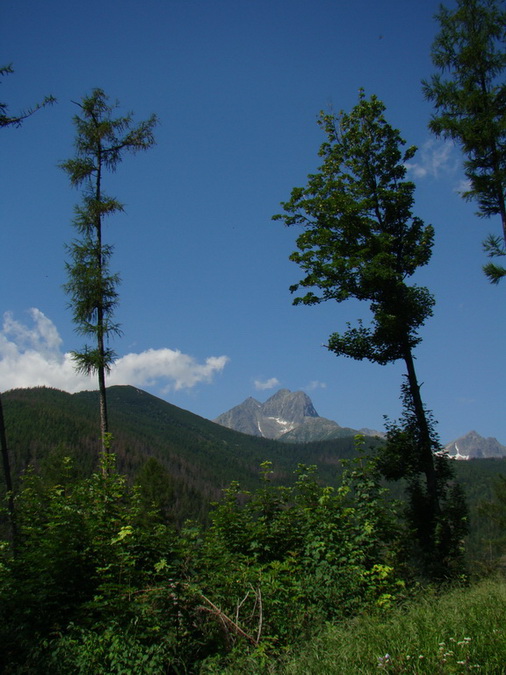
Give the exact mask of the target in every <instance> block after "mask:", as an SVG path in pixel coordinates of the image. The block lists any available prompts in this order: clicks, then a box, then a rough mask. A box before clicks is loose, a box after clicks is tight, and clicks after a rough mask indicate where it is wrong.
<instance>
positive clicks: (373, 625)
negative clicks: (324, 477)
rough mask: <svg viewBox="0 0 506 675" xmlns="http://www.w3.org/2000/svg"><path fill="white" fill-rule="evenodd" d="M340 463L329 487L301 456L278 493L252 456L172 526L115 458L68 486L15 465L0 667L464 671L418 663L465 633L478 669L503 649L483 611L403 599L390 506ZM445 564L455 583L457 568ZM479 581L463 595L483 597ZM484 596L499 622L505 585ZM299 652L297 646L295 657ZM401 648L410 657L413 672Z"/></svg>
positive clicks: (406, 577)
mask: <svg viewBox="0 0 506 675" xmlns="http://www.w3.org/2000/svg"><path fill="white" fill-rule="evenodd" d="M345 464H346V465H345V468H344V472H343V474H342V479H341V481H340V483H339V485H338V486H337V487H335V488H334V487H329V486H325V485H322V484H321V483H320V482H319V480H318V479H317V476H316V473H315V469H314V468H312V467H306V466H303V465H301V466H299V469H298V471H297V475H296V479H295V482H294V483H293V485H292V486H291V487H280V486H277V485H274V484H272V483H271V480H270V478H271V467H270V464H269V463H268V462H266V463H264V464H263V465H262V467H261V477H262V481H261V487H260V488H259V489H258V490H255V491H254V492H252V493H248V492H244V491H242V490H241V487H240V486H239V485H238V484H237V483H232V484H231V485H230V487H229V488H228V489H227V490H225V492H224V496H223V499H222V500H221V501H220V502H219V503H218V504H217V505H215V508H214V511H213V516H212V523H211V526H210V527H207V528H204V527H203V526H201V525H199V524H198V523H196V522H187V523H186V524H185V526H184V527H183V528H182V529H176V528H175V527H174V526H173V525H169V524H167V522H166V520H164V518H163V517H162V515H161V513H160V511H159V510H157V509H156V508H154V507H153V505H152V501H151V496H150V495H149V494H148V493H146V491H143V490H142V489H140V488H139V487H131V486H130V485H129V483H128V481H127V479H126V477H125V476H123V475H121V474H119V473H117V471H116V469H115V457H114V455H105V456H104V457H103V458H102V463H101V466H100V467H99V469H98V470H97V472H96V473H94V474H93V475H92V476H91V477H89V478H76V476H75V474H74V472H73V470H72V466H71V464H70V462H69V461H68V460H64V462H63V466H62V469H61V472H60V476H59V480H57V481H53V482H52V483H48V482H47V481H46V480H43V479H42V478H41V477H40V476H38V475H37V474H35V473H31V472H27V473H26V475H25V477H24V480H23V485H22V489H21V490H20V491H19V493H18V495H17V497H16V514H17V536H16V539H15V546H14V547H13V546H12V545H11V544H9V543H7V542H5V543H4V544H3V545H2V549H1V557H0V643H1V644H2V645H3V649H2V652H1V656H0V659H1V662H0V670H1V672H4V673H6V674H9V673H26V674H34V675H36V674H38V673H48V672H51V673H55V675H57V674H59V673H61V674H62V675H65V674H70V673H72V674H77V673H82V674H88V673H89V674H90V675H91V674H92V673H93V674H94V675H95V674H97V675H98V674H100V673H103V674H104V675H105V674H107V675H109V674H115V673H117V674H120V673H135V674H141V675H142V674H144V673H145V674H158V673H160V674H161V673H175V674H179V673H195V674H197V673H199V674H204V673H209V674H210V673H225V672H229V673H233V672H237V673H239V672H248V673H269V672H285V671H286V672H287V673H296V672H300V673H313V672H314V673H317V672H321V673H331V672H336V673H340V672H343V673H344V672H346V673H354V672H357V673H360V672H372V670H374V671H375V672H376V671H377V669H378V667H379V666H381V667H382V668H383V669H385V670H387V671H389V672H399V673H400V672H466V671H461V670H459V669H458V668H460V665H459V664H457V662H455V664H454V665H455V668H456V669H455V670H448V669H447V670H432V671H430V670H420V668H422V667H425V665H424V664H426V663H427V664H428V663H432V661H431V660H430V659H432V658H436V659H437V658H440V656H441V655H440V647H442V644H440V643H443V642H444V643H445V649H446V644H447V643H448V645H449V644H450V642H451V640H453V639H454V640H457V645H458V643H459V642H462V641H463V640H464V638H467V637H470V638H471V640H472V641H473V642H470V643H468V641H465V640H464V643H463V644H462V645H458V647H459V649H461V647H462V649H461V651H462V652H463V653H464V652H465V650H467V652H466V653H467V654H468V655H469V658H471V656H470V655H471V654H472V659H471V660H472V661H473V663H474V661H476V663H477V664H479V665H480V666H482V668H483V664H484V663H486V658H485V656H483V654H484V652H483V650H482V651H479V652H477V653H476V654H475V653H474V651H472V650H474V649H475V645H482V646H483V649H486V647H487V645H489V646H490V649H491V650H492V649H495V648H496V646H497V644H499V643H500V642H501V640H502V643H501V644H503V646H504V632H502V633H496V632H494V631H497V630H499V628H498V625H497V622H496V623H494V621H495V619H494V618H493V617H492V613H491V616H490V624H488V623H487V624H486V623H485V622H484V623H483V630H481V628H480V624H479V622H473V623H469V624H465V622H464V623H463V622H460V623H455V622H454V623H452V617H459V616H462V617H464V616H465V615H466V613H468V614H469V612H471V609H469V608H470V607H471V604H469V608H468V605H467V603H468V601H469V603H471V599H472V598H473V597H475V596H472V592H471V591H467V590H462V591H460V592H461V595H460V596H458V595H455V596H452V597H455V598H458V597H460V598H461V601H460V602H461V604H460V607H458V606H457V605H458V601H457V600H455V604H454V605H452V604H451V602H450V599H448V601H447V604H446V605H444V596H443V598H441V599H438V600H437V602H438V603H439V605H438V606H439V610H435V611H436V613H437V618H438V621H437V622H436V621H435V620H434V621H433V620H432V619H430V611H431V607H432V603H433V602H436V600H435V596H432V595H431V596H430V598H427V599H425V600H424V601H423V602H420V600H419V599H420V597H422V596H421V595H420V594H421V590H420V589H421V588H422V586H421V585H420V576H419V574H418V572H417V570H416V568H415V567H414V566H413V557H412V549H411V548H410V541H411V533H410V531H409V529H408V527H407V525H406V520H405V519H403V517H402V506H401V504H399V503H397V502H395V501H392V499H391V497H390V496H389V495H388V494H387V491H386V490H385V489H384V488H383V487H382V481H381V476H380V473H379V470H378V466H377V463H376V461H375V460H374V459H370V458H366V457H364V456H360V457H359V458H358V459H357V460H354V461H352V460H350V461H348V462H346V463H345ZM448 570H449V571H452V573H453V577H454V580H455V579H460V580H462V578H463V570H464V568H463V563H462V561H460V562H459V561H458V560H454V561H452V565H448ZM497 583H499V582H497ZM481 588H482V591H479V590H478V589H477V590H476V597H478V595H479V593H480V592H481V593H482V595H483V597H485V594H486V586H483V587H481ZM497 588H498V591H497V593H496V597H497V600H496V601H495V604H494V603H490V602H489V605H491V607H492V605H493V607H494V610H497V616H496V619H497V621H498V619H499V617H502V618H501V620H502V621H503V622H504V618H506V617H505V616H504V611H505V610H504V606H505V602H506V601H505V594H506V591H505V590H504V586H500V585H498V586H497ZM426 592H427V593H428V592H429V591H426ZM455 593H458V592H457V591H455ZM414 594H416V597H417V602H416V604H415V605H414V610H410V609H409V607H410V605H409V602H410V599H411V598H412V597H413V595H414ZM448 598H450V596H448ZM473 602H474V600H473ZM484 604H486V603H484ZM473 606H474V605H473ZM452 607H453V609H452ZM472 611H473V612H474V613H475V614H476V616H478V617H479V616H480V615H481V614H484V610H482V609H480V610H479V611H478V610H476V611H475V610H474V609H473V610H472ZM501 612H502V613H501ZM424 617H427V618H426V619H424ZM445 620H447V622H446V624H445V623H444V621H445ZM424 622H425V624H424ZM422 624H424V625H426V626H433V628H431V630H430V631H429V630H428V629H427V630H425V629H424V631H423V630H421V629H420V630H419V628H418V627H419V626H421V625H422ZM434 626H436V628H434ZM437 626H439V628H437ZM445 626H446V627H445ZM322 627H326V628H325V630H324V631H323V633H322V632H321V631H322ZM466 628H468V629H467V630H466ZM485 631H489V633H490V636H489V638H490V639H489V641H488V642H485V641H484V634H485ZM424 632H425V634H426V635H425V636H424V635H423V634H424ZM315 636H316V637H315ZM351 636H353V639H351ZM373 636H374V639H373ZM434 640H436V642H434ZM480 640H481V642H480ZM494 641H495V642H494ZM452 644H453V643H452ZM470 644H471V646H470ZM300 645H305V650H309V651H307V654H308V655H306V656H302V657H297V656H296V651H297V647H300ZM434 649H435V651H434ZM448 649H449V647H448ZM480 649H481V647H480ZM454 653H455V654H456V655H458V650H457V648H455V650H454ZM499 653H502V652H500V651H498V654H499ZM309 654H312V656H309ZM386 654H389V655H390V656H389V657H388V658H387V657H386ZM459 654H460V652H459ZM408 655H409V656H410V658H411V657H412V658H413V659H414V656H415V655H416V658H419V656H420V655H423V657H424V659H425V660H424V659H419V661H418V662H417V666H416V668H418V670H416V669H414V670H413V667H414V666H413V665H412V664H413V662H414V661H411V660H407V656H408ZM379 658H382V659H383V661H378V659H379ZM455 658H457V656H456V657H455ZM462 658H464V661H465V659H466V658H468V657H467V656H465V655H464V656H463V657H462ZM459 660H461V659H460V657H459ZM408 661H409V662H408ZM422 661H423V663H422ZM491 663H492V662H491ZM494 663H495V662H494ZM309 664H312V665H309ZM320 664H321V668H320ZM339 664H344V665H343V669H341V670H339V669H337V670H332V669H330V668H331V667H332V668H334V667H335V668H340V667H341V666H340V665H339ZM438 664H439V665H438V667H440V666H441V663H440V662H438ZM427 667H428V666H427ZM441 667H442V666H441ZM445 667H446V666H445ZM448 667H449V666H448ZM311 668H315V669H313V670H311ZM318 668H320V669H319V670H318ZM368 668H369V670H368ZM403 668H404V670H403ZM409 668H411V670H409ZM361 669H362V670H361ZM371 669H372V670H371ZM482 672H501V671H494V670H489V671H486V670H485V671H484V670H482Z"/></svg>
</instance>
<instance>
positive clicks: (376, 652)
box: [278, 579, 506, 675]
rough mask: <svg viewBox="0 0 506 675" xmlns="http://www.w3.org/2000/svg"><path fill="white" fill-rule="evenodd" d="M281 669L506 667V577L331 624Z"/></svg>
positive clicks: (290, 673) (292, 673) (294, 673)
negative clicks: (384, 614) (382, 613)
mask: <svg viewBox="0 0 506 675" xmlns="http://www.w3.org/2000/svg"><path fill="white" fill-rule="evenodd" d="M278 672H281V673H283V675H317V674H318V675H334V674H336V675H337V674H341V673H342V674H343V675H355V674H357V675H359V674H360V673H430V674H431V675H435V674H438V673H469V672H475V673H490V674H493V675H501V674H502V673H506V582H505V581H504V580H497V579H496V580H488V581H483V582H481V583H479V584H477V585H475V586H473V587H472V588H463V589H456V590H453V591H451V592H449V593H447V594H444V595H442V596H441V597H436V596H435V595H431V594H428V593H427V594H425V595H424V596H423V597H420V598H419V599H418V600H417V601H416V602H412V603H410V604H409V606H407V607H406V608H404V609H403V610H402V611H400V610H396V611H395V612H393V613H391V614H390V615H389V616H388V617H379V616H363V617H360V618H357V619H355V620H354V621H351V622H349V623H347V624H344V625H341V626H329V627H328V628H327V629H326V630H325V631H324V632H323V633H322V634H321V635H320V636H319V637H318V638H317V639H315V640H313V641H312V642H310V643H309V644H307V645H305V646H304V647H303V648H302V646H301V649H300V652H299V653H298V654H297V655H296V656H294V657H293V658H292V660H290V661H289V662H288V663H287V664H285V666H284V667H283V668H281V669H280V670H279V671H278Z"/></svg>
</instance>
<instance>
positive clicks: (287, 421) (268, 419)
mask: <svg viewBox="0 0 506 675" xmlns="http://www.w3.org/2000/svg"><path fill="white" fill-rule="evenodd" d="M253 402H254V403H255V405H253ZM214 422H216V423H217V424H221V425H222V426H225V427H229V428H230V429H234V430H235V431H241V432H243V433H245V434H250V435H253V436H263V437H264V438H281V437H282V436H286V437H287V438H288V437H289V438H290V440H297V438H298V436H299V429H304V430H305V431H304V432H302V436H301V438H303V439H304V440H318V439H322V438H329V437H331V436H332V435H335V434H336V433H337V432H338V431H339V430H341V427H340V426H339V425H338V424H337V422H333V421H332V420H327V419H325V418H324V417H320V416H319V415H318V413H317V412H316V410H315V408H314V406H313V402H312V401H311V399H310V398H309V396H308V395H307V394H305V393H304V392H303V391H295V392H292V391H290V389H280V390H279V391H277V392H276V393H275V394H273V395H272V396H271V397H270V398H268V399H267V401H265V403H258V401H255V399H252V398H248V399H246V400H245V401H244V402H243V403H241V404H240V405H238V406H235V408H232V409H231V410H229V411H228V412H226V413H223V414H222V415H220V416H219V417H217V418H216V419H215V420H214ZM310 422H311V427H310V426H309V423H310ZM350 431H351V430H350ZM308 434H309V438H308V437H307V435H308Z"/></svg>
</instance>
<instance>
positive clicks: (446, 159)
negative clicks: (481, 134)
mask: <svg viewBox="0 0 506 675" xmlns="http://www.w3.org/2000/svg"><path fill="white" fill-rule="evenodd" d="M454 147H455V146H454V144H453V142H452V141H444V142H442V141H436V140H434V139H429V140H428V141H427V142H426V143H424V144H423V146H422V147H421V148H420V150H419V153H417V155H415V157H419V159H418V161H416V162H406V168H407V170H408V171H409V172H412V173H413V175H414V177H415V178H426V177H427V176H430V177H432V178H439V176H440V174H441V173H442V172H444V173H453V172H454V171H455V170H456V169H457V167H458V160H457V159H455V158H454V156H453V150H454Z"/></svg>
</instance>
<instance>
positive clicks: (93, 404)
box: [3, 386, 375, 523]
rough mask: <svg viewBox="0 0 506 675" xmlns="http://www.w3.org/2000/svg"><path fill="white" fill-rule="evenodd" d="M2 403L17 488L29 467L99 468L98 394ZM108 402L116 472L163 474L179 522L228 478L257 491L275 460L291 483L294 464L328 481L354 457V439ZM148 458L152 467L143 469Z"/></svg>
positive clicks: (147, 400)
mask: <svg viewBox="0 0 506 675" xmlns="http://www.w3.org/2000/svg"><path fill="white" fill-rule="evenodd" d="M3 400H4V409H5V419H6V425H7V428H8V429H9V444H10V449H11V452H12V459H13V474H14V477H15V479H16V484H19V483H18V479H19V476H20V474H21V472H23V471H24V470H26V469H27V468H28V466H30V465H33V466H34V467H35V468H36V469H37V471H40V472H41V473H42V474H43V475H47V476H48V477H51V472H54V471H56V472H57V470H56V468H55V467H56V466H57V465H58V462H59V461H61V459H62V458H63V457H64V456H66V455H69V456H70V457H72V460H73V463H74V466H75V470H76V472H77V473H79V474H80V475H81V476H85V475H89V474H90V473H91V471H92V470H93V469H94V468H96V466H97V462H98V457H99V452H100V438H99V436H98V434H97V419H98V418H97V409H98V394H97V392H93V391H88V392H80V393H77V394H67V393H65V392H62V391H58V390H55V389H49V388H46V387H40V388H33V389H18V390H12V391H9V392H7V393H6V394H4V397H3ZM108 401H109V408H110V425H111V431H112V436H113V440H112V449H113V450H114V452H115V454H116V456H117V461H118V469H119V470H120V471H123V472H125V473H126V474H127V475H128V476H129V477H130V479H131V480H135V479H138V480H141V481H147V482H148V483H149V481H150V480H152V479H153V476H155V475H156V474H158V476H157V480H158V482H159V483H160V477H161V476H162V477H163V484H164V492H165V499H166V502H168V503H166V505H165V507H166V509H168V511H169V512H170V514H171V517H172V518H174V519H175V520H176V522H179V523H181V522H183V521H184V519H186V518H192V517H197V518H201V519H202V518H205V516H206V514H207V512H208V509H209V505H210V503H211V502H212V501H215V500H217V499H218V498H219V497H220V496H221V493H222V489H223V488H225V487H227V486H228V484H229V483H230V482H231V481H233V480H239V481H240V482H241V484H242V485H244V486H245V487H254V486H256V485H258V480H259V467H260V464H261V462H263V461H265V460H270V461H272V462H273V469H274V477H275V480H276V481H278V482H289V481H290V480H291V479H292V475H293V471H294V470H295V469H296V467H297V464H298V463H299V462H302V463H307V464H318V465H319V466H320V467H321V471H322V477H324V478H325V479H326V480H329V481H331V482H332V481H335V474H336V467H337V464H338V460H339V459H341V458H344V457H350V456H352V455H353V453H354V450H353V447H354V446H353V443H354V441H353V438H351V437H348V438H343V439H336V440H332V441H325V442H316V443H309V444H300V443H293V444H287V443H281V442H277V441H271V440H267V439H262V438H257V437H253V436H248V435H247V434H241V433H238V432H235V431H232V430H230V429H227V428H225V427H222V426H220V425H218V424H214V423H213V422H210V421H209V420H205V419H203V418H202V417H199V416H198V415H194V414H193V413H191V412H188V411H185V410H182V409H181V408H177V407H176V406H173V405H171V404H170V403H167V402H166V401H163V400H162V399H160V398H157V397H156V396H152V395H151V394H148V393H147V392H145V391H142V390H140V389H137V388H135V387H130V386H115V387H110V388H109V389H108ZM370 444H371V445H374V444H375V441H374V440H373V439H371V440H370ZM148 459H151V460H152V461H151V462H150V464H149V465H148V467H147V468H146V462H147V460H148ZM154 462H156V464H154ZM146 471H148V472H149V473H150V474H151V478H150V477H149V476H146Z"/></svg>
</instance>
